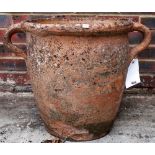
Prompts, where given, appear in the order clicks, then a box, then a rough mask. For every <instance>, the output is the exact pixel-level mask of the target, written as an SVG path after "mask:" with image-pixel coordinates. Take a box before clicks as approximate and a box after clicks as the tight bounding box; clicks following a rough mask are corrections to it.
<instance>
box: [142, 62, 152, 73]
mask: <svg viewBox="0 0 155 155" xmlns="http://www.w3.org/2000/svg"><path fill="white" fill-rule="evenodd" d="M139 67H140V68H139V69H140V73H152V74H154V73H155V61H153V62H152V61H140V63H139Z"/></svg>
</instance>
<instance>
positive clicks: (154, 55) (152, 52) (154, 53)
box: [138, 47, 155, 59]
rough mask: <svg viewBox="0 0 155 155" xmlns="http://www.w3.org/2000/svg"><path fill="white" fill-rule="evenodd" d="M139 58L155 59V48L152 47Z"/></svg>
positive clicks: (140, 54)
mask: <svg viewBox="0 0 155 155" xmlns="http://www.w3.org/2000/svg"><path fill="white" fill-rule="evenodd" d="M138 58H143V59H144V58H147V59H155V47H154V48H153V47H150V48H147V49H145V50H144V51H142V52H141V53H139V55H138Z"/></svg>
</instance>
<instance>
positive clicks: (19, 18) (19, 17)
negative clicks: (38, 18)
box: [12, 15, 28, 24]
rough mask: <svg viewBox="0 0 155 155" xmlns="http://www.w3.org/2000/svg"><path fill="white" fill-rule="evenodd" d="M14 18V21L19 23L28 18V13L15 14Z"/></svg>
mask: <svg viewBox="0 0 155 155" xmlns="http://www.w3.org/2000/svg"><path fill="white" fill-rule="evenodd" d="M12 19H13V23H14V24H16V23H19V22H21V21H23V20H27V19H28V15H13V16H12Z"/></svg>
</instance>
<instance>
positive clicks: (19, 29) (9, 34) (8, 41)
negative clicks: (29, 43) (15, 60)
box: [3, 22, 27, 59]
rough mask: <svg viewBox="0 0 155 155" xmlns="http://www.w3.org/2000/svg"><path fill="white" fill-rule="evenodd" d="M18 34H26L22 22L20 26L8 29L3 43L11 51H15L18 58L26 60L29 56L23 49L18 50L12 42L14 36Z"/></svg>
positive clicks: (14, 25)
mask: <svg viewBox="0 0 155 155" xmlns="http://www.w3.org/2000/svg"><path fill="white" fill-rule="evenodd" d="M18 32H25V30H24V29H23V28H22V22H21V23H18V24H13V25H12V26H10V27H9V28H8V30H7V31H6V33H5V35H4V41H3V42H4V45H5V46H6V47H8V48H9V49H10V50H11V51H13V52H14V53H15V54H16V56H20V57H23V58H24V59H26V57H27V55H26V54H25V52H24V51H23V50H22V49H20V48H18V47H17V46H16V45H14V44H12V41H11V38H12V35H13V34H15V33H18Z"/></svg>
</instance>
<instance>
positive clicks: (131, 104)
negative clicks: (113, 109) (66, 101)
mask: <svg viewBox="0 0 155 155" xmlns="http://www.w3.org/2000/svg"><path fill="white" fill-rule="evenodd" d="M51 139H54V137H53V136H51V135H50V134H49V133H48V132H47V131H46V130H45V127H44V125H43V122H42V120H41V119H40V115H39V113H38V109H37V108H36V106H35V102H34V98H33V95H32V94H31V93H18V94H11V93H1V94H0V142H5V143H6V142H38V143H40V142H44V141H46V142H50V141H51ZM89 142H155V95H143V96H139V95H125V96H124V98H123V101H122V104H121V108H120V112H119V114H118V116H117V119H116V121H115V123H114V126H113V128H112V130H111V132H110V133H109V134H108V135H107V136H105V137H104V138H101V139H98V140H95V141H89Z"/></svg>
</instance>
